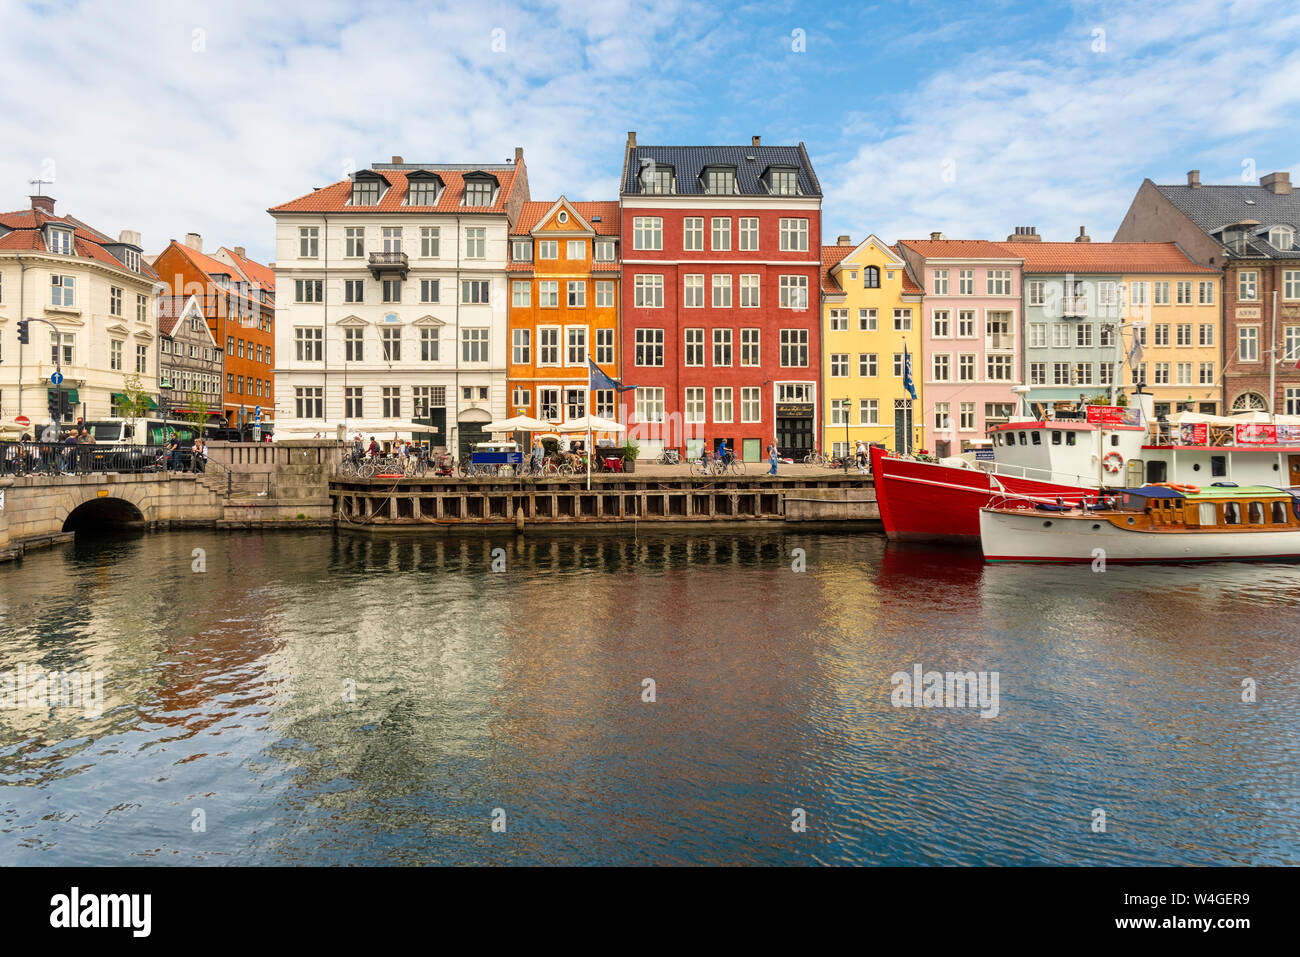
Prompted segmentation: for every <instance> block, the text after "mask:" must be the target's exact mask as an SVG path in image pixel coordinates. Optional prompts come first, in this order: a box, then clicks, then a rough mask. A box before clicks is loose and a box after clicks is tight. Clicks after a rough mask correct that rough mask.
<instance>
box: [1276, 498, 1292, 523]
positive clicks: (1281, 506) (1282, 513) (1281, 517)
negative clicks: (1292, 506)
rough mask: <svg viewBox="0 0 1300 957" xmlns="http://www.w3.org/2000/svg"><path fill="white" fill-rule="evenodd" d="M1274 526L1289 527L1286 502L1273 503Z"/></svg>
mask: <svg viewBox="0 0 1300 957" xmlns="http://www.w3.org/2000/svg"><path fill="white" fill-rule="evenodd" d="M1273 524H1274V525H1287V524H1289V523H1288V522H1287V520H1286V503H1285V502H1274V503H1273Z"/></svg>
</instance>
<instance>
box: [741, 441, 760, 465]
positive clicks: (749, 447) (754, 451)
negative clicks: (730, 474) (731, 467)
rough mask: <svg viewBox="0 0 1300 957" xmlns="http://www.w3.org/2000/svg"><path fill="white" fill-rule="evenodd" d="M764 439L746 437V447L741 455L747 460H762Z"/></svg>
mask: <svg viewBox="0 0 1300 957" xmlns="http://www.w3.org/2000/svg"><path fill="white" fill-rule="evenodd" d="M762 445H763V441H762V440H761V439H745V447H744V448H743V449H742V450H741V453H740V454H741V457H742V458H743V459H744V461H746V462H758V461H761V460H762V457H763V449H762Z"/></svg>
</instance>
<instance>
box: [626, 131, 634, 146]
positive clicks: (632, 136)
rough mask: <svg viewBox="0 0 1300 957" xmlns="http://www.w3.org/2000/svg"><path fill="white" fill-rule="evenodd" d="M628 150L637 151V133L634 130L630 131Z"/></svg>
mask: <svg viewBox="0 0 1300 957" xmlns="http://www.w3.org/2000/svg"><path fill="white" fill-rule="evenodd" d="M627 148H628V149H630V150H634V149H636V133H635V131H633V130H628V134H627Z"/></svg>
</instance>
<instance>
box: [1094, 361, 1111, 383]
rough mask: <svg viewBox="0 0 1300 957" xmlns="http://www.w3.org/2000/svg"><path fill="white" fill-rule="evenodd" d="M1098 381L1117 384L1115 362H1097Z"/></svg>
mask: <svg viewBox="0 0 1300 957" xmlns="http://www.w3.org/2000/svg"><path fill="white" fill-rule="evenodd" d="M1097 382H1098V383H1099V384H1100V385H1114V384H1115V363H1113V362H1099V363H1097Z"/></svg>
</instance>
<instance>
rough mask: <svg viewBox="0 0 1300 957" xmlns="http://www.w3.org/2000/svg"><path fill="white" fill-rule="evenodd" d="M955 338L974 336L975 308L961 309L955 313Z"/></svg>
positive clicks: (970, 337) (972, 337) (971, 337)
mask: <svg viewBox="0 0 1300 957" xmlns="http://www.w3.org/2000/svg"><path fill="white" fill-rule="evenodd" d="M957 338H958V339H974V338H975V310H974V309H962V310H961V311H960V312H958V313H957Z"/></svg>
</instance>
